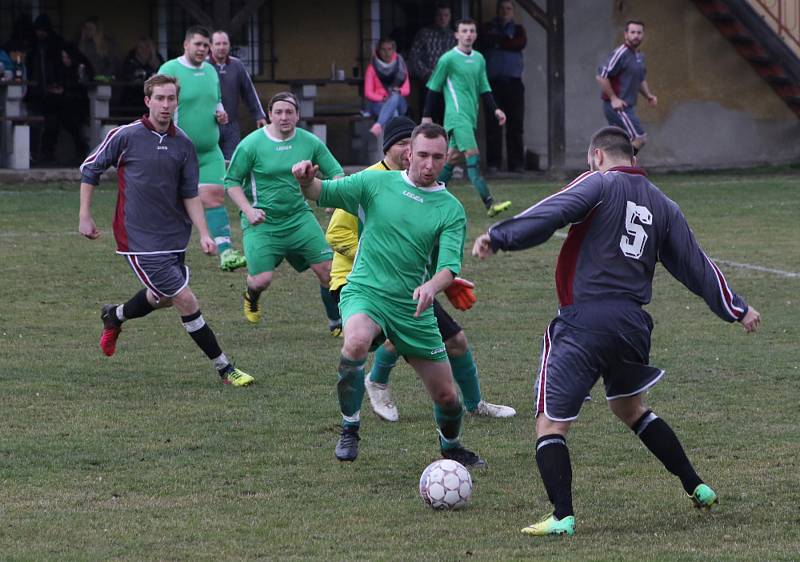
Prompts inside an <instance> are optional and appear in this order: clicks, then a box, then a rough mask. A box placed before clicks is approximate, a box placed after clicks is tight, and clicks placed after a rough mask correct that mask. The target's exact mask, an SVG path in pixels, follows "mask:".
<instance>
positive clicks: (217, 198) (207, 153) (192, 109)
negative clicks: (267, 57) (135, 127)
mask: <svg viewBox="0 0 800 562" xmlns="http://www.w3.org/2000/svg"><path fill="white" fill-rule="evenodd" d="M209 41H210V38H209V33H208V30H207V29H205V28H203V27H199V26H194V27H190V28H189V29H187V30H186V36H185V39H184V41H183V55H182V56H180V57H178V58H177V59H172V60H170V61H167V62H165V63H164V64H162V65H161V68H160V69H159V70H158V72H159V73H160V74H167V75H169V76H174V77H175V78H177V79H178V82H179V84H180V87H181V92H182V93H181V99H180V104H179V105H178V110H177V111H176V112H175V125H177V126H178V127H180V128H181V129H182V130H183V131H184V132H185V133H186V135H187V136H188V137H189V138H190V139H191V140H192V142H193V143H194V147H195V149H196V150H197V158H198V161H199V163H200V180H199V181H200V198H201V199H202V201H203V205H204V206H205V215H206V221H207V222H208V228H209V230H210V231H211V236H212V237H213V238H214V242H215V243H216V244H217V249H218V250H219V267H220V269H222V270H223V271H233V270H234V269H238V268H240V267H244V266H245V265H247V263H246V262H245V258H244V256H242V254H240V253H239V252H238V251H236V250H234V249H233V248H232V247H231V225H230V222H229V221H228V211H226V210H225V190H224V189H223V188H222V181H223V178H224V177H225V158H224V157H223V156H222V151H221V150H220V148H219V125H220V124H222V125H224V124H225V123H227V122H228V114H227V113H225V109H224V107H223V106H222V94H221V93H220V87H219V77H218V76H217V71H216V70H214V67H213V66H211V65H210V64H208V63H207V62H206V60H205V59H206V56H207V55H208V50H209Z"/></svg>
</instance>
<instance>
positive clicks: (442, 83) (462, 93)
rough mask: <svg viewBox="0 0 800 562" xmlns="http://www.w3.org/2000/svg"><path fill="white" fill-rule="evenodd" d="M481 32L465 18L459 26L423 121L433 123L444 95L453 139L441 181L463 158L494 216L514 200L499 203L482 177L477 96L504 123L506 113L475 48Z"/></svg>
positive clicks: (435, 80) (433, 78)
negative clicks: (434, 113) (437, 104)
mask: <svg viewBox="0 0 800 562" xmlns="http://www.w3.org/2000/svg"><path fill="white" fill-rule="evenodd" d="M477 38H478V33H477V31H476V27H475V21H474V20H471V19H462V20H459V22H458V23H457V24H456V40H457V41H458V44H457V45H456V46H455V47H453V48H452V49H450V50H449V51H447V52H446V53H445V54H443V55H442V56H441V57H439V61H438V62H437V63H436V68H435V69H434V71H433V74H432V75H431V77H430V80H428V83H427V84H426V86H427V88H428V96H427V98H426V100H425V108H424V110H423V112H422V122H423V123H430V122H431V114H432V112H433V110H434V108H435V106H436V98H437V96H441V95H444V108H445V111H444V128H445V130H446V131H447V134H448V135H449V137H450V150H449V151H448V153H447V163H446V164H445V165H444V168H443V169H442V174H441V175H440V176H439V181H441V182H444V183H447V182H449V181H450V178H452V176H453V168H454V166H455V165H456V164H457V163H458V162H459V161H460V160H461V157H462V155H463V157H464V158H465V160H466V164H467V177H468V178H469V181H470V182H471V183H472V185H473V186H474V187H475V189H476V190H477V191H478V194H479V195H480V196H481V199H482V200H483V204H484V205H485V206H486V213H487V214H488V215H489V216H490V217H493V216H495V215H497V214H498V213H502V212H503V211H505V210H506V209H508V208H509V207H510V206H511V201H502V202H500V203H496V202H495V200H494V198H493V197H492V194H491V192H490V191H489V186H488V185H487V184H486V180H485V179H483V176H482V175H481V160H480V152H479V151H478V141H477V140H476V139H475V129H476V128H477V127H478V97H479V96H480V97H481V98H483V102H484V104H485V106H486V110H487V111H489V112H491V113H493V114H494V115H495V117H497V122H498V123H500V125H503V124H505V122H506V114H505V113H503V110H502V109H499V108H498V107H497V104H496V103H495V101H494V96H492V88H491V87H490V86H489V79H488V78H487V77H486V61H485V60H484V58H483V55H482V54H480V53H479V52H478V51H476V50H475V49H473V48H472V45H473V43H475V39H477Z"/></svg>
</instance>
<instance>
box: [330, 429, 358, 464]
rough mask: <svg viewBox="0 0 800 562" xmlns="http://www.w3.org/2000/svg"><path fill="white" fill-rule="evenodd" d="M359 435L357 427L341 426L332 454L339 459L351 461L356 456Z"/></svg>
mask: <svg viewBox="0 0 800 562" xmlns="http://www.w3.org/2000/svg"><path fill="white" fill-rule="evenodd" d="M360 440H361V437H359V436H358V428H357V427H343V428H342V434H341V435H340V436H339V441H337V442H336V449H334V451H333V454H334V455H336V458H337V459H339V460H340V461H346V462H352V461H354V460H356V457H357V456H358V442H359V441H360Z"/></svg>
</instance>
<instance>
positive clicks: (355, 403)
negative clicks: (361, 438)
mask: <svg viewBox="0 0 800 562" xmlns="http://www.w3.org/2000/svg"><path fill="white" fill-rule="evenodd" d="M366 361H367V360H366V359H358V360H357V359H348V358H346V357H345V356H344V355H342V356H341V357H339V382H337V383H336V394H338V395H339V408H340V409H341V411H342V427H355V428H356V429H358V426H359V425H361V403H362V402H363V401H364V363H366Z"/></svg>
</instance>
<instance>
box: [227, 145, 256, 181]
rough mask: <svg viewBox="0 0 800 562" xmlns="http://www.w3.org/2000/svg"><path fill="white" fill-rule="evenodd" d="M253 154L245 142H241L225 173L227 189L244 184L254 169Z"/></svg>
mask: <svg viewBox="0 0 800 562" xmlns="http://www.w3.org/2000/svg"><path fill="white" fill-rule="evenodd" d="M253 160H254V159H253V154H252V153H251V152H250V150H249V148H248V147H247V145H246V144H244V143H239V146H237V147H236V150H235V151H234V152H233V156H232V157H231V163H230V165H229V166H228V172H227V173H226V174H225V189H228V188H230V187H233V186H235V185H239V186H244V184H245V180H246V179H247V176H249V175H250V172H251V171H252V170H253Z"/></svg>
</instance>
